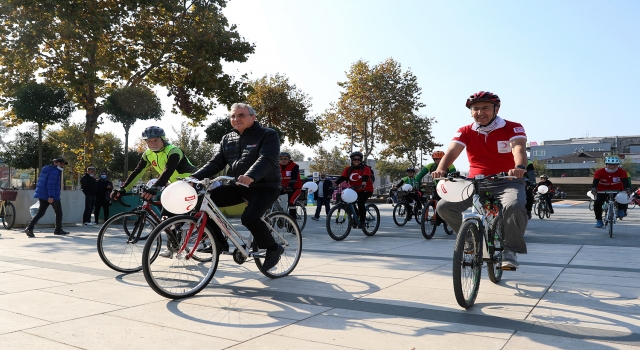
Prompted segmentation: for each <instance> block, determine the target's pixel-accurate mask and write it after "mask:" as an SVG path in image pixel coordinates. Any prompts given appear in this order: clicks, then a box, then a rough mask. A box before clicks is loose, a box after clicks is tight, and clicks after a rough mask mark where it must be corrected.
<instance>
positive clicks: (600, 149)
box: [589, 147, 604, 152]
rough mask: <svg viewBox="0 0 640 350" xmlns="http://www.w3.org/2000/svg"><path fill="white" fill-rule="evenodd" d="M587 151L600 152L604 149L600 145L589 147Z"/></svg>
mask: <svg viewBox="0 0 640 350" xmlns="http://www.w3.org/2000/svg"><path fill="white" fill-rule="evenodd" d="M589 151H590V152H602V151H604V150H603V149H602V148H601V147H598V148H595V147H594V148H592V149H590V150H589Z"/></svg>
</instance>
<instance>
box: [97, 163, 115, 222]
mask: <svg viewBox="0 0 640 350" xmlns="http://www.w3.org/2000/svg"><path fill="white" fill-rule="evenodd" d="M111 190H113V182H111V181H109V179H108V176H107V172H106V171H102V172H100V178H99V179H98V183H97V187H96V209H95V211H94V212H93V216H94V217H95V222H96V225H97V224H98V221H99V220H98V218H100V209H103V210H104V221H107V220H108V219H109V206H111Z"/></svg>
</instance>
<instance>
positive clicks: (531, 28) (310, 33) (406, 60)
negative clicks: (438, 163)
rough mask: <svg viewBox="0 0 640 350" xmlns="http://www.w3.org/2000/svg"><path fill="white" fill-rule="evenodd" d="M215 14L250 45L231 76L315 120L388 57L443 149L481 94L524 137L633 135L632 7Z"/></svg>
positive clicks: (289, 8)
mask: <svg viewBox="0 0 640 350" xmlns="http://www.w3.org/2000/svg"><path fill="white" fill-rule="evenodd" d="M224 13H225V14H226V16H227V17H228V19H229V21H230V23H234V24H237V26H238V31H239V33H240V34H241V35H242V36H244V38H245V39H246V40H247V41H249V42H252V43H255V45H256V52H255V54H253V55H251V56H250V58H249V60H248V62H246V63H242V64H233V65H229V66H228V67H229V71H230V72H238V73H248V74H249V76H250V77H251V78H258V77H261V76H263V75H265V74H275V73H282V74H285V75H286V76H288V77H289V79H290V81H291V82H292V83H294V84H296V85H297V87H298V88H299V89H301V90H302V91H304V92H305V93H307V94H308V95H309V96H311V97H312V102H313V113H314V114H319V113H321V112H323V111H324V110H325V109H326V108H328V107H329V103H331V102H333V101H336V100H337V99H338V96H339V93H340V89H339V87H338V86H337V85H336V83H337V82H338V81H344V80H345V71H347V70H349V67H350V66H351V64H352V63H353V62H355V61H357V60H359V59H364V60H367V61H369V62H370V63H371V64H377V63H380V62H382V61H384V60H385V59H387V58H389V57H393V58H394V59H395V60H397V61H398V62H400V63H401V64H402V67H403V69H411V71H412V72H413V74H414V75H416V76H417V78H418V83H419V85H420V87H421V88H422V97H421V99H422V102H424V103H425V104H426V107H425V108H424V109H423V110H422V111H421V113H422V114H424V115H427V116H430V117H435V118H436V120H437V122H438V123H437V124H436V125H435V128H434V133H433V134H434V136H435V138H436V141H437V142H440V143H443V144H444V146H443V147H442V148H443V149H446V147H447V146H448V144H449V141H450V139H451V137H452V135H453V134H454V132H455V131H456V130H457V129H458V128H459V127H460V126H462V125H464V124H468V123H470V122H471V117H470V116H469V112H468V110H467V109H466V108H465V107H464V102H465V100H466V98H467V97H468V96H469V95H470V94H472V93H474V92H476V91H479V90H489V91H492V92H494V93H497V94H498V95H499V96H500V97H501V99H502V101H503V105H502V109H501V111H500V115H501V116H502V117H503V118H505V119H510V120H513V121H517V122H520V123H522V124H523V125H524V127H525V129H526V131H527V135H528V139H529V141H538V142H540V141H544V140H553V139H565V138H569V137H582V136H585V135H586V134H589V135H590V136H613V135H637V134H640V131H639V130H638V127H636V124H635V123H634V122H635V121H637V119H636V118H637V117H634V115H635V112H636V111H635V109H636V108H637V107H636V105H637V104H638V102H639V101H640V92H639V91H640V90H639V89H638V87H637V85H638V81H639V79H640V68H639V66H638V65H639V62H640V59H639V58H640V36H639V33H640V21H639V20H638V16H640V1H632V0H629V1H624V0H613V1H589V0H586V1H585V0H581V1H529V2H524V1H506V0H502V1H495V0H494V1H482V2H481V1H451V0H449V1H382V0H379V1H375V0H367V1H364V0H359V1H353V0H349V1H344V0H343V1H334V0H325V1H300V0H287V1H276V0H273V1H257V0H255V1H254V0H231V1H230V2H229V4H228V6H227V8H226V9H225V10H224ZM169 103H170V101H166V107H165V110H166V111H167V116H166V117H165V119H164V120H163V124H165V125H168V124H173V125H176V126H179V124H180V122H181V121H183V120H185V118H183V117H180V116H172V115H169V114H168V112H169ZM221 113H222V111H216V112H214V113H213V114H212V116H211V119H210V120H211V121H212V120H213V119H214V118H215V117H216V116H220V115H221ZM147 124H149V122H145V123H140V122H139V123H137V124H136V125H135V126H134V127H133V128H132V135H133V136H134V138H135V137H136V136H135V135H137V134H139V133H140V132H141V131H142V130H143V129H144V127H145V126H147ZM167 129H170V128H167ZM106 130H113V131H116V132H118V133H121V130H120V129H118V128H117V127H115V128H114V127H113V126H112V125H109V124H108V123H107V124H105V125H104V126H103V127H102V128H101V130H100V131H106ZM334 142H335V140H334ZM324 145H325V146H327V147H330V146H332V143H331V139H327V141H326V142H325V143H324ZM301 150H303V152H304V153H305V156H307V157H308V156H311V155H312V154H311V152H310V150H308V149H301ZM463 155H464V154H463ZM461 157H462V158H464V159H459V160H458V161H457V162H456V165H458V168H460V169H466V168H468V163H467V161H466V157H463V156H461Z"/></svg>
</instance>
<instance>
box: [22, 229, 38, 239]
mask: <svg viewBox="0 0 640 350" xmlns="http://www.w3.org/2000/svg"><path fill="white" fill-rule="evenodd" d="M24 233H26V234H27V237H29V238H35V237H36V235H34V234H33V229H31V228H28V227H27V228H25V229H24Z"/></svg>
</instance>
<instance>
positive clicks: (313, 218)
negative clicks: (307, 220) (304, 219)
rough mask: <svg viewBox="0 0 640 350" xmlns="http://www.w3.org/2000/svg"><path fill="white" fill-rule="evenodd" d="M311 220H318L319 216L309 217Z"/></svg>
mask: <svg viewBox="0 0 640 350" xmlns="http://www.w3.org/2000/svg"><path fill="white" fill-rule="evenodd" d="M311 220H313V221H318V220H320V218H317V217H315V216H314V217H312V218H311Z"/></svg>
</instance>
